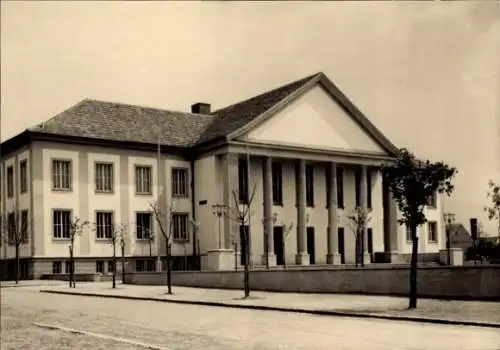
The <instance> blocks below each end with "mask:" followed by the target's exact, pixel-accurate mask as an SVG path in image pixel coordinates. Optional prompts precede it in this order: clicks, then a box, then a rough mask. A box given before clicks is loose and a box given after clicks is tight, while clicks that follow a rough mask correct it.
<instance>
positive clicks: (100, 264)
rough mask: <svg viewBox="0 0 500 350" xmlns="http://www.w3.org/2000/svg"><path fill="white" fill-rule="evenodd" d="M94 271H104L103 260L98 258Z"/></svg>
mask: <svg viewBox="0 0 500 350" xmlns="http://www.w3.org/2000/svg"><path fill="white" fill-rule="evenodd" d="M95 272H97V273H104V261H102V260H98V261H96V262H95Z"/></svg>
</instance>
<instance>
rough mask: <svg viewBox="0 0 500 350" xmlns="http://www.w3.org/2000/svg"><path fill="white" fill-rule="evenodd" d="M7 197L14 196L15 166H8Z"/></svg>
mask: <svg viewBox="0 0 500 350" xmlns="http://www.w3.org/2000/svg"><path fill="white" fill-rule="evenodd" d="M7 197H8V198H12V197H14V167H13V166H10V167H8V168H7Z"/></svg>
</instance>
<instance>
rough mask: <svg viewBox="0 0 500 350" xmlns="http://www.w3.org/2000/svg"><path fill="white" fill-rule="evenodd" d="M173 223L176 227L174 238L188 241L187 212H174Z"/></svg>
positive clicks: (174, 227)
mask: <svg viewBox="0 0 500 350" xmlns="http://www.w3.org/2000/svg"><path fill="white" fill-rule="evenodd" d="M172 223H173V229H174V232H173V233H174V240H176V241H187V240H188V239H189V237H188V215H187V214H174V215H173V216H172Z"/></svg>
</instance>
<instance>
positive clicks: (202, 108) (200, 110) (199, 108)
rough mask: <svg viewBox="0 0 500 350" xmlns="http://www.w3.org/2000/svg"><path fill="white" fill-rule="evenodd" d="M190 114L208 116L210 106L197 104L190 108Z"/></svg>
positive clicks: (201, 103)
mask: <svg viewBox="0 0 500 350" xmlns="http://www.w3.org/2000/svg"><path fill="white" fill-rule="evenodd" d="M191 113H196V114H210V104H209V103H204V102H198V103H195V104H194V105H192V106H191Z"/></svg>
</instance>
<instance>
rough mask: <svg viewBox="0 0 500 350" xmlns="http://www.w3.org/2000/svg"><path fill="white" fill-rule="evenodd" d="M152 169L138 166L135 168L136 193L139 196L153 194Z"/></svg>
mask: <svg viewBox="0 0 500 350" xmlns="http://www.w3.org/2000/svg"><path fill="white" fill-rule="evenodd" d="M151 182H152V179H151V167H150V166H139V165H138V166H136V167H135V192H136V193H137V194H151V193H152V191H151V190H152V189H151Z"/></svg>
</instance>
